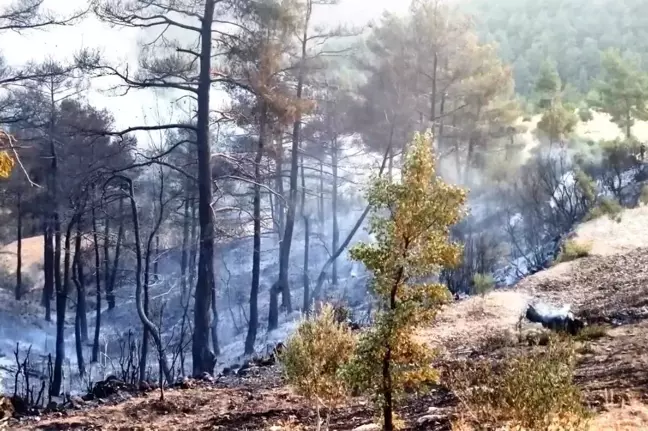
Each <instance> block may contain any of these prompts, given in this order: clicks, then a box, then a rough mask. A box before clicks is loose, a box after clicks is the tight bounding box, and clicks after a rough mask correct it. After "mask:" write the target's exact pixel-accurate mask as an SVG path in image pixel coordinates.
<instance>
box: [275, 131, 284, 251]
mask: <svg viewBox="0 0 648 431" xmlns="http://www.w3.org/2000/svg"><path fill="white" fill-rule="evenodd" d="M275 171H276V172H275V190H276V191H277V197H276V198H275V209H274V213H275V218H276V225H277V236H278V237H279V243H280V244H281V240H282V238H283V234H284V229H285V228H286V211H285V202H284V199H283V198H284V182H283V146H282V145H281V140H279V144H278V145H277V153H276V154H275Z"/></svg>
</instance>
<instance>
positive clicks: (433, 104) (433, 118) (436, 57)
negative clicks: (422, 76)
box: [430, 49, 439, 144]
mask: <svg viewBox="0 0 648 431" xmlns="http://www.w3.org/2000/svg"><path fill="white" fill-rule="evenodd" d="M438 65H439V55H438V54H437V52H436V49H435V51H434V59H433V61H432V93H431V94H430V128H431V129H432V134H433V135H434V136H436V130H435V127H436V120H437V118H436V100H437V70H438ZM433 144H434V143H433Z"/></svg>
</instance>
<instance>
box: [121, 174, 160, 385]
mask: <svg viewBox="0 0 648 431" xmlns="http://www.w3.org/2000/svg"><path fill="white" fill-rule="evenodd" d="M113 178H118V179H120V180H121V181H123V182H124V183H125V184H126V185H127V187H126V189H127V193H128V198H129V200H130V207H131V217H132V220H133V234H134V235H133V236H134V237H135V261H136V267H135V304H136V305H137V314H138V315H139V318H140V320H141V321H142V324H143V325H144V327H145V328H146V329H147V330H148V332H149V334H150V335H151V338H153V342H154V343H155V347H156V348H157V353H158V359H159V361H160V362H159V363H160V370H161V372H162V373H164V378H165V379H166V381H167V382H171V370H170V369H169V363H168V361H167V357H166V352H165V349H164V345H163V344H162V337H161V335H160V330H159V328H157V327H156V326H155V324H154V323H153V322H152V321H151V320H150V319H149V317H148V316H147V314H146V313H145V312H144V302H143V300H142V290H143V288H142V241H141V238H140V229H139V217H138V214H137V203H136V202H135V194H134V192H133V183H132V181H131V180H130V178H128V177H124V176H121V175H119V176H115V177H113Z"/></svg>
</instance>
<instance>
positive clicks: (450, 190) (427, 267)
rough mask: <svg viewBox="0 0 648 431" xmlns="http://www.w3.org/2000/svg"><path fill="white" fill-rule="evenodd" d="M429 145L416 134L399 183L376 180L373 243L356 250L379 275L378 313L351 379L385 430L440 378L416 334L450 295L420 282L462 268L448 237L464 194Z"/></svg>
mask: <svg viewBox="0 0 648 431" xmlns="http://www.w3.org/2000/svg"><path fill="white" fill-rule="evenodd" d="M431 139H432V137H431V134H430V133H429V132H428V133H426V134H424V135H422V134H419V133H417V134H416V135H415V136H414V139H413V142H412V143H411V144H410V145H409V150H408V153H407V157H406V160H405V163H404V166H403V169H402V175H401V180H400V182H397V181H394V180H392V179H389V178H381V179H377V180H376V181H375V183H374V184H373V186H372V187H371V189H370V190H369V193H368V200H369V202H370V204H371V205H372V208H373V214H372V217H371V221H370V233H371V234H372V235H373V237H374V238H375V242H372V243H362V244H359V245H357V246H355V247H354V248H353V249H351V250H350V255H351V257H352V259H354V260H358V261H361V262H363V263H364V264H365V266H366V267H367V268H368V269H369V270H370V271H372V272H373V274H374V279H373V281H372V286H371V287H372V290H373V292H374V294H375V296H376V297H377V299H378V302H379V305H380V308H379V312H378V314H377V316H376V324H375V326H374V327H373V328H372V329H371V330H369V331H367V332H366V333H364V334H363V335H362V336H361V337H360V339H359V341H358V347H357V350H356V354H355V356H354V358H353V359H352V360H351V362H350V363H349V365H348V367H347V368H346V370H345V375H346V376H347V377H348V378H349V379H350V381H351V382H353V385H354V387H356V388H357V389H359V390H360V391H362V392H364V393H367V394H369V395H371V396H372V397H373V399H374V401H375V403H376V405H377V406H379V407H380V408H381V409H382V414H383V420H384V425H383V429H384V430H385V431H393V430H394V418H393V411H394V404H395V401H397V400H398V397H399V396H400V395H401V394H402V393H403V392H404V390H405V389H407V388H417V389H418V388H419V387H421V386H424V385H426V384H429V383H433V382H435V381H436V380H437V377H438V375H437V373H436V372H435V370H434V369H433V368H432V366H431V358H432V352H431V351H430V350H429V349H428V348H427V347H426V346H424V345H422V344H419V343H417V342H416V341H415V340H414V338H413V335H414V333H415V331H416V329H417V328H419V327H421V326H422V325H425V324H429V323H430V322H431V320H432V319H434V317H435V314H436V312H437V311H438V309H439V307H440V306H441V304H443V303H444V302H445V301H447V300H448V298H449V293H448V290H447V289H446V287H445V286H444V285H442V284H439V283H430V282H423V281H422V279H424V278H425V277H427V276H429V275H430V274H432V273H434V272H436V271H439V270H440V269H442V268H446V267H450V266H454V265H456V264H457V263H458V261H459V258H460V256H461V250H462V248H461V246H460V245H458V244H454V243H451V242H450V240H449V235H450V227H451V226H452V225H454V224H455V223H457V222H458V221H459V219H460V218H461V216H462V213H463V209H462V207H463V205H464V203H465V201H466V192H465V191H464V190H463V189H461V188H458V187H455V186H451V185H448V184H446V183H444V182H443V181H442V180H441V179H440V178H439V177H437V175H436V166H435V158H434V156H433V154H432V152H431V150H430V148H431Z"/></svg>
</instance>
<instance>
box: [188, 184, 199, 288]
mask: <svg viewBox="0 0 648 431" xmlns="http://www.w3.org/2000/svg"><path fill="white" fill-rule="evenodd" d="M197 222H198V218H197V217H196V199H195V196H193V195H192V197H191V245H190V246H189V289H191V286H193V285H194V283H195V281H196V258H197V257H198V223H197Z"/></svg>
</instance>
